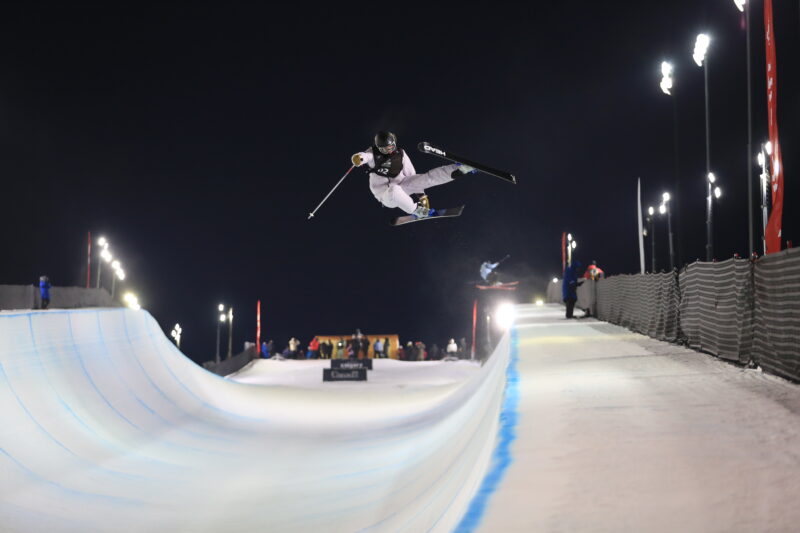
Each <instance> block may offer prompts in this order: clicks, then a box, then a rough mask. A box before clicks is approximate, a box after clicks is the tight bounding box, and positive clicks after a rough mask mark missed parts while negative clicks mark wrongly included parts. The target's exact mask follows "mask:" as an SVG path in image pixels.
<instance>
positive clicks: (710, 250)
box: [692, 33, 714, 261]
mask: <svg viewBox="0 0 800 533" xmlns="http://www.w3.org/2000/svg"><path fill="white" fill-rule="evenodd" d="M710 42H711V39H710V38H709V37H708V35H706V34H705V33H701V34H699V35H698V36H697V40H696V41H695V43H694V54H693V55H692V58H693V59H694V62H695V63H697V66H698V67H703V80H704V85H705V96H706V176H709V177H710V176H712V175H713V174H711V133H710V132H711V120H710V117H709V110H708V58H707V57H706V53H707V52H708V45H709V43H710ZM711 183H712V182H711V180H710V178H709V182H708V193H707V195H706V261H711V260H712V259H713V258H714V236H713V223H712V220H711V217H712V214H711V210H712V209H713V207H712V197H711V194H712V191H711Z"/></svg>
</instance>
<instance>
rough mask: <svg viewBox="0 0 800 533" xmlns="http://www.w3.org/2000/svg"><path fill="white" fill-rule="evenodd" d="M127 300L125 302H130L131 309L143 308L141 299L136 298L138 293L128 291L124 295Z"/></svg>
mask: <svg viewBox="0 0 800 533" xmlns="http://www.w3.org/2000/svg"><path fill="white" fill-rule="evenodd" d="M122 299H123V300H125V303H127V304H128V307H130V308H131V309H141V308H142V306H140V305H139V299H138V298H136V295H134V294H133V293H130V292H126V293H125V296H123V297H122Z"/></svg>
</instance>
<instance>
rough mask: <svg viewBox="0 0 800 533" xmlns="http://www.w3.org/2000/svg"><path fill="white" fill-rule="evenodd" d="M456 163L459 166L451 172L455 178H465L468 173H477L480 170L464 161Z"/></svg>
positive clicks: (451, 175)
mask: <svg viewBox="0 0 800 533" xmlns="http://www.w3.org/2000/svg"><path fill="white" fill-rule="evenodd" d="M456 165H458V168H457V169H455V170H453V171H452V172H451V173H450V177H451V178H453V179H456V178H463V177H464V176H466V175H467V174H475V173H476V172H478V169H476V168H473V167H471V166H469V165H464V164H462V163H456Z"/></svg>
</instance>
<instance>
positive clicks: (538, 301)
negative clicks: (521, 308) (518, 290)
mask: <svg viewBox="0 0 800 533" xmlns="http://www.w3.org/2000/svg"><path fill="white" fill-rule="evenodd" d="M536 305H544V300H542V299H541V298H538V299H537V300H536Z"/></svg>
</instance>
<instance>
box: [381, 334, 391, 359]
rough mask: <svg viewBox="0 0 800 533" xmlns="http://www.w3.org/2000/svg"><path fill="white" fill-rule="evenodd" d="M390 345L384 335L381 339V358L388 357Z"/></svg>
mask: <svg viewBox="0 0 800 533" xmlns="http://www.w3.org/2000/svg"><path fill="white" fill-rule="evenodd" d="M390 346H391V344H390V343H389V337H385V338H384V339H383V358H384V359H388V358H389V347H390Z"/></svg>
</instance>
